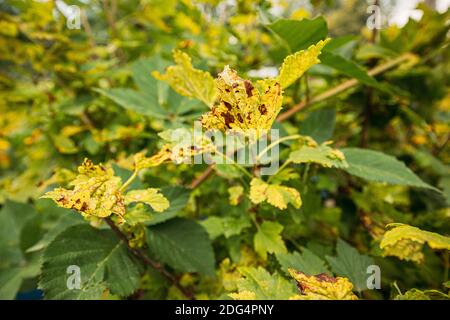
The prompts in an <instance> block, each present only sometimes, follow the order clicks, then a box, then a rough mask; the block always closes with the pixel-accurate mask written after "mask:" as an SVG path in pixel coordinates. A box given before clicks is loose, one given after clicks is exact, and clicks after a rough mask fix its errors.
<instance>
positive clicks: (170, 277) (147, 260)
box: [104, 218, 195, 300]
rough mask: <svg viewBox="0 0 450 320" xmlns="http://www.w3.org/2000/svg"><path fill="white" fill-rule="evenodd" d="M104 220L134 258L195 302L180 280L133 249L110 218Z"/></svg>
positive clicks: (139, 251)
mask: <svg viewBox="0 0 450 320" xmlns="http://www.w3.org/2000/svg"><path fill="white" fill-rule="evenodd" d="M104 220H105V222H106V223H107V224H108V226H109V227H110V228H111V230H112V231H114V233H115V234H116V235H117V237H118V238H119V239H120V240H122V241H123V242H124V243H125V245H126V246H127V248H128V250H129V251H130V252H131V253H132V254H133V255H134V256H136V257H137V258H138V259H139V260H141V261H142V262H143V263H145V264H146V265H148V266H150V267H152V268H154V269H155V270H157V271H158V272H159V273H161V274H162V275H163V276H164V277H165V278H166V279H167V280H169V281H170V282H172V283H173V285H175V287H177V289H178V290H180V291H181V292H182V293H183V294H184V295H185V296H186V297H187V298H188V299H190V300H195V297H194V295H193V294H192V292H190V291H188V290H186V288H183V287H182V286H181V285H180V283H179V282H178V280H177V279H176V278H175V276H174V275H173V274H171V273H170V272H168V271H167V270H166V269H164V267H163V266H162V265H161V264H160V263H158V262H156V261H153V260H152V259H150V258H149V257H148V256H147V254H146V253H145V252H144V251H143V250H141V249H138V248H132V247H131V246H130V244H129V242H128V237H127V235H126V234H125V233H123V232H122V231H121V230H120V229H119V228H118V227H117V226H116V224H115V223H114V222H113V221H112V220H111V219H110V218H105V219H104Z"/></svg>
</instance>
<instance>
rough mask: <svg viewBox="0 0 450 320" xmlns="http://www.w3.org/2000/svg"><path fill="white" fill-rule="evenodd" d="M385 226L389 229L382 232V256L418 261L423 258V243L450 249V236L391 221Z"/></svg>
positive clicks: (431, 246) (440, 248) (438, 248)
mask: <svg viewBox="0 0 450 320" xmlns="http://www.w3.org/2000/svg"><path fill="white" fill-rule="evenodd" d="M387 227H388V228H391V229H390V230H388V231H387V232H386V233H385V234H384V236H383V239H382V240H381V243H380V248H381V249H382V250H383V255H384V256H395V257H398V258H399V259H401V260H407V261H414V262H417V263H420V262H422V261H423V260H424V255H423V253H422V248H423V245H424V244H428V246H430V248H432V249H436V250H450V237H445V236H442V235H440V234H437V233H434V232H429V231H424V230H420V229H419V228H416V227H413V226H409V225H406V224H401V223H392V224H389V225H388V226H387Z"/></svg>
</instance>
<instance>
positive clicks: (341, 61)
mask: <svg viewBox="0 0 450 320" xmlns="http://www.w3.org/2000/svg"><path fill="white" fill-rule="evenodd" d="M319 58H320V61H322V64H324V65H327V66H330V67H332V68H334V69H336V70H338V71H339V72H341V73H342V74H345V75H346V76H349V77H352V78H355V79H357V80H358V81H359V82H361V83H364V84H366V85H368V86H371V87H375V88H382V87H381V84H380V83H379V82H378V81H377V80H375V78H374V77H371V76H369V75H368V74H367V71H366V70H364V68H363V67H361V66H360V65H358V64H357V63H356V62H353V61H351V60H348V59H345V58H344V57H342V56H340V55H337V54H334V53H332V52H330V51H326V50H325V51H324V52H322V54H321V55H320V57H319Z"/></svg>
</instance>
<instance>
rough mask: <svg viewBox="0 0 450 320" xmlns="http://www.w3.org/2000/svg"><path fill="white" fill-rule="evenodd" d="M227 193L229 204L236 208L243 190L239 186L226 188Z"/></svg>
mask: <svg viewBox="0 0 450 320" xmlns="http://www.w3.org/2000/svg"><path fill="white" fill-rule="evenodd" d="M228 193H229V195H230V197H229V200H230V204H231V205H232V206H237V205H238V204H239V201H240V199H241V197H242V194H243V193H244V188H243V187H241V186H234V187H231V188H228Z"/></svg>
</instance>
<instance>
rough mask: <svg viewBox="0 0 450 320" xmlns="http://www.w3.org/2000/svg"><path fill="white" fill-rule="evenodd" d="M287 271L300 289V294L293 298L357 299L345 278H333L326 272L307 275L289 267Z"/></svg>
mask: <svg viewBox="0 0 450 320" xmlns="http://www.w3.org/2000/svg"><path fill="white" fill-rule="evenodd" d="M289 273H290V274H291V276H292V278H294V279H295V281H297V286H298V287H299V290H300V295H297V296H295V297H294V298H293V299H295V300H358V297H357V296H356V295H355V294H354V293H353V285H352V283H351V282H350V281H349V280H348V279H347V278H341V277H337V278H333V277H330V276H328V275H326V274H319V275H316V276H307V275H306V274H304V273H303V272H299V271H296V270H294V269H289Z"/></svg>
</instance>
